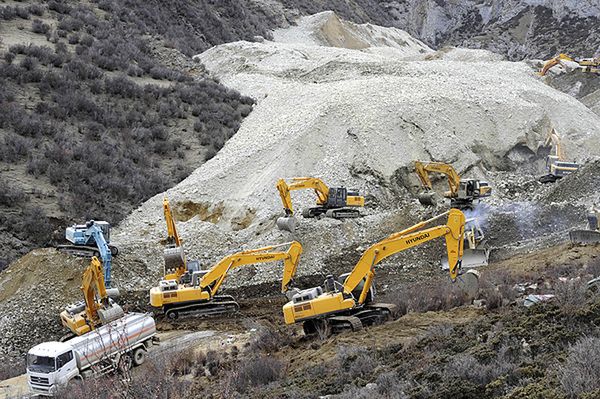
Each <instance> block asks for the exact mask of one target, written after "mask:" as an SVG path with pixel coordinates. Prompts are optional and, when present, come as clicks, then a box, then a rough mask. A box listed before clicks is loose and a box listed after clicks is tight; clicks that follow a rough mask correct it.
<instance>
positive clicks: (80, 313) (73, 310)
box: [60, 256, 124, 335]
mask: <svg viewBox="0 0 600 399" xmlns="http://www.w3.org/2000/svg"><path fill="white" fill-rule="evenodd" d="M81 290H82V291H83V298H84V301H83V302H79V303H76V304H74V305H69V306H67V308H66V309H65V310H64V311H63V312H62V313H61V314H60V319H61V321H62V323H63V325H64V326H65V327H67V328H68V329H69V330H71V332H72V333H73V334H75V335H82V334H85V333H87V332H89V331H91V330H94V329H96V328H98V327H100V326H102V325H104V324H107V323H110V322H111V321H113V320H116V319H118V318H120V317H122V316H123V315H124V312H123V309H121V307H120V306H119V305H117V304H116V303H114V302H113V301H112V299H111V298H110V296H116V295H118V291H117V290H116V289H110V290H108V289H107V288H106V286H105V284H104V270H103V268H102V263H101V262H100V260H98V258H96V257H95V256H94V257H93V258H92V261H91V262H90V265H89V266H88V267H87V268H86V269H85V271H84V272H83V279H82V284H81Z"/></svg>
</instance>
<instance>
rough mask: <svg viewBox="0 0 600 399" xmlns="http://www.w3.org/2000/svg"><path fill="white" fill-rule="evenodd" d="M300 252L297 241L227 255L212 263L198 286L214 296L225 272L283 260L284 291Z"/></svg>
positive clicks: (282, 282)
mask: <svg viewBox="0 0 600 399" xmlns="http://www.w3.org/2000/svg"><path fill="white" fill-rule="evenodd" d="M285 246H289V248H288V250H287V251H285V252H283V251H274V249H277V248H281V247H285ZM301 254H302V245H300V243H299V242H297V241H292V242H289V243H285V244H279V245H272V246H268V247H263V248H258V249H252V250H249V251H243V252H238V253H235V254H232V255H228V256H226V257H224V258H223V259H221V260H220V261H219V262H218V263H217V264H216V265H214V266H213V267H212V268H211V269H210V270H209V271H208V272H207V273H206V274H205V275H204V276H203V277H202V279H201V280H200V288H201V289H203V290H205V289H208V290H210V295H211V297H213V296H215V295H216V294H217V292H218V290H219V288H220V287H221V285H222V284H223V281H224V280H225V277H227V274H228V273H229V272H230V271H231V270H233V269H235V268H238V267H240V266H244V265H252V264H257V263H269V262H276V261H280V260H282V261H283V264H284V269H283V279H282V281H281V292H286V291H287V290H288V288H289V285H290V283H291V282H292V279H293V277H294V276H295V274H296V270H297V268H298V261H299V260H300V255H301Z"/></svg>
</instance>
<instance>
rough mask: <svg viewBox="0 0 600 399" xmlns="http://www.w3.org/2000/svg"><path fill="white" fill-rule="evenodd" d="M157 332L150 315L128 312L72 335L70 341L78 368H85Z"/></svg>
mask: <svg viewBox="0 0 600 399" xmlns="http://www.w3.org/2000/svg"><path fill="white" fill-rule="evenodd" d="M154 334H156V324H155V323H154V319H153V318H152V316H150V315H148V314H144V313H129V314H127V315H125V316H124V317H122V318H120V319H118V320H115V321H113V322H112V323H109V324H106V325H104V326H102V327H100V328H98V329H96V330H94V331H90V332H89V333H87V334H84V335H82V336H79V337H75V338H73V339H71V340H69V341H67V343H69V344H70V345H71V346H72V347H73V350H74V352H75V357H76V358H77V366H78V367H79V370H84V369H86V368H88V367H90V366H92V365H94V364H96V363H98V362H100V361H102V360H105V359H108V358H109V357H110V356H112V355H114V354H115V353H117V352H120V351H124V350H127V349H129V348H131V347H133V346H135V345H137V344H139V343H140V342H143V341H145V340H147V339H148V338H150V337H152V336H153V335H154Z"/></svg>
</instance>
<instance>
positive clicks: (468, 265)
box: [442, 245, 490, 270]
mask: <svg viewBox="0 0 600 399" xmlns="http://www.w3.org/2000/svg"><path fill="white" fill-rule="evenodd" d="M489 258H490V249H489V248H487V247H486V246H485V245H480V246H479V248H477V249H470V248H465V250H464V252H463V257H462V267H463V268H465V269H472V268H476V267H481V266H487V265H488V261H489ZM442 269H443V270H448V269H449V266H448V258H447V257H446V256H444V257H443V258H442Z"/></svg>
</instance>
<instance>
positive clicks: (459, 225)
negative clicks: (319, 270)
mask: <svg viewBox="0 0 600 399" xmlns="http://www.w3.org/2000/svg"><path fill="white" fill-rule="evenodd" d="M446 215H447V217H448V219H447V222H446V224H442V225H438V226H435V227H430V228H425V227H426V226H428V225H430V224H431V223H433V222H434V221H436V220H438V219H440V218H441V217H443V216H446ZM464 229H465V216H464V215H463V213H462V212H461V211H460V210H458V209H451V210H450V211H448V212H446V213H444V214H442V215H439V216H436V217H434V218H432V219H429V220H426V221H424V222H421V223H418V224H416V225H414V226H412V227H410V228H408V229H405V230H402V231H400V232H398V233H395V234H392V235H390V236H389V237H387V238H385V239H383V240H382V241H380V242H378V243H376V244H373V245H372V246H371V247H369V248H368V249H367V250H366V251H365V252H364V253H363V255H362V256H361V258H360V260H359V261H358V263H356V265H355V266H354V269H353V270H352V272H350V273H348V274H343V275H341V276H340V277H339V278H338V279H335V278H334V277H333V276H327V278H326V280H325V283H324V285H323V287H314V288H310V289H306V290H302V291H299V292H297V293H296V294H295V295H293V296H292V300H291V301H290V302H288V303H287V304H285V305H284V307H283V315H284V318H285V322H286V323H287V324H294V323H303V327H304V332H305V333H306V334H313V333H317V332H318V333H321V334H323V333H324V334H325V335H328V334H329V333H331V332H337V331H340V330H347V329H350V330H358V329H360V328H362V326H363V325H369V324H378V323H381V322H384V321H385V320H387V319H389V318H390V317H392V316H393V314H394V313H395V305H392V304H383V303H376V302H375V287H374V285H373V281H374V277H375V266H376V265H377V264H378V263H379V262H381V261H383V260H384V259H385V258H387V257H388V256H391V255H394V254H397V253H399V252H402V251H405V250H407V249H409V248H412V247H415V246H418V245H421V244H424V243H426V242H428V241H431V240H434V239H436V238H439V237H444V238H445V239H446V251H447V256H448V262H449V265H450V270H449V272H450V278H451V279H452V280H453V281H454V280H456V279H457V278H462V277H463V275H461V259H462V255H463V245H464ZM468 274H469V279H471V283H473V282H475V284H476V280H472V279H473V278H475V279H476V273H468ZM465 276H466V274H465Z"/></svg>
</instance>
